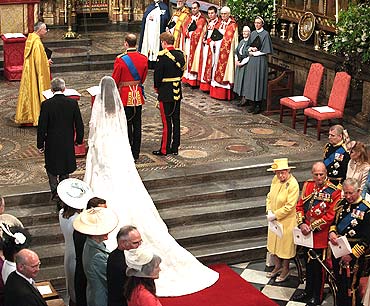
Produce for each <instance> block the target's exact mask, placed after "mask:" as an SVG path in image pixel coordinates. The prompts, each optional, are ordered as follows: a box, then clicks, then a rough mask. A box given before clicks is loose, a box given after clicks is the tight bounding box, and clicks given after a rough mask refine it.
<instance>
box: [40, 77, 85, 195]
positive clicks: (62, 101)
mask: <svg viewBox="0 0 370 306" xmlns="http://www.w3.org/2000/svg"><path fill="white" fill-rule="evenodd" d="M51 90H52V92H53V93H54V96H53V97H52V98H50V99H47V100H45V101H44V102H43V103H42V105H41V111H40V117H39V125H38V128H37V149H38V150H39V152H40V154H45V169H46V173H47V175H48V178H49V185H50V190H51V197H52V199H53V198H54V197H55V196H56V193H57V186H58V183H59V182H60V181H62V180H64V179H66V178H68V177H69V174H70V173H72V172H73V171H75V170H76V168H77V166H76V157H75V152H74V145H75V143H77V144H82V141H83V136H84V126H83V122H82V117H81V113H80V109H79V107H78V103H77V101H76V100H73V99H70V98H67V97H66V96H65V95H64V94H63V91H64V90H65V82H64V80H63V79H61V78H54V79H53V80H52V81H51ZM75 134H76V137H75Z"/></svg>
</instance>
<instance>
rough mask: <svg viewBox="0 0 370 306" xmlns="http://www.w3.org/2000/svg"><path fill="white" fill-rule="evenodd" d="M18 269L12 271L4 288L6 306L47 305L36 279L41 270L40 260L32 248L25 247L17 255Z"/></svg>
mask: <svg viewBox="0 0 370 306" xmlns="http://www.w3.org/2000/svg"><path fill="white" fill-rule="evenodd" d="M15 262H16V265H17V270H16V271H14V272H12V273H10V275H9V277H8V279H7V281H6V283H5V288H4V298H5V304H4V305H5V306H15V305H16V306H47V304H46V302H45V300H44V299H43V298H42V296H41V294H40V292H39V291H38V290H37V289H36V288H35V287H34V282H35V281H34V279H35V277H36V275H37V274H38V273H39V271H40V260H39V257H38V256H37V254H36V253H35V252H33V251H31V250H28V249H23V250H21V251H19V252H18V253H17V255H15Z"/></svg>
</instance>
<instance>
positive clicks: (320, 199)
mask: <svg viewBox="0 0 370 306" xmlns="http://www.w3.org/2000/svg"><path fill="white" fill-rule="evenodd" d="M340 197H341V191H340V190H339V189H337V187H336V186H335V185H333V184H332V183H331V182H330V181H328V180H327V181H326V182H325V185H324V186H323V187H321V188H317V187H316V184H315V182H314V181H313V180H308V181H306V182H305V183H304V185H303V188H302V195H301V197H300V199H299V200H298V203H297V206H296V212H297V221H298V226H299V225H301V224H303V223H305V224H307V225H309V226H310V227H311V228H312V230H313V246H314V248H315V249H324V248H327V246H328V239H329V238H328V237H329V228H330V226H331V224H332V223H333V221H334V217H335V211H334V208H335V205H336V204H337V202H338V201H339V200H340Z"/></svg>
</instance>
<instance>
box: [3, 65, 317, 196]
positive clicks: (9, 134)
mask: <svg viewBox="0 0 370 306" xmlns="http://www.w3.org/2000/svg"><path fill="white" fill-rule="evenodd" d="M110 74H111V71H95V72H66V73H56V74H54V75H53V76H54V77H55V76H60V77H62V78H64V79H65V81H66V84H67V87H70V88H74V89H76V90H78V91H79V92H80V93H81V94H82V97H81V99H80V102H79V105H80V108H81V112H82V114H83V120H84V123H85V139H87V137H88V122H89V118H90V113H91V110H90V96H89V94H88V92H87V91H86V88H88V87H90V86H92V85H98V84H99V81H100V79H101V78H102V77H103V76H104V75H110ZM152 79H153V75H152V71H150V72H149V75H148V78H147V81H146V83H145V88H146V95H147V101H146V104H145V106H144V109H143V140H142V150H141V155H140V159H139V163H138V165H137V167H138V169H139V170H140V171H142V172H145V171H155V170H157V169H169V168H181V167H189V166H201V165H205V164H210V163H217V162H218V163H220V162H222V163H224V164H225V166H226V165H227V164H228V163H231V162H233V161H242V160H245V159H253V158H255V157H257V156H262V157H266V159H267V160H269V161H270V160H271V158H272V156H282V155H284V156H285V155H296V156H299V155H300V154H301V153H307V152H319V150H320V147H321V146H322V143H320V142H317V141H316V140H314V139H312V138H311V137H310V136H304V135H302V133H301V132H299V131H295V130H292V129H290V128H289V127H287V126H286V125H284V124H280V123H279V122H277V121H275V120H273V119H271V118H268V117H265V116H263V115H251V114H248V113H247V112H246V111H245V109H240V108H238V107H236V106H235V102H226V101H218V100H214V99H212V98H210V97H209V96H208V95H206V94H204V93H202V92H200V91H198V90H193V89H191V88H190V87H184V100H183V103H182V108H181V118H182V122H181V134H182V142H181V147H180V151H179V156H176V157H175V156H166V157H158V156H154V155H152V154H151V151H152V150H156V149H158V147H159V145H160V135H161V128H162V124H161V120H160V115H159V112H158V110H157V109H156V108H155V102H156V94H155V93H154V90H153V81H152ZM18 88H19V82H7V81H0V106H1V108H0V129H1V130H0V192H1V191H2V190H1V188H3V187H16V186H19V185H22V186H29V188H30V189H31V190H32V188H33V187H32V186H35V185H39V186H40V185H41V186H44V187H45V185H46V175H45V172H44V169H43V156H41V155H39V154H38V152H37V150H36V147H35V144H36V128H33V127H27V128H24V127H23V128H21V127H19V126H17V125H16V124H15V123H14V120H13V118H14V113H15V106H16V103H17V96H18ZM84 167H85V161H84V158H80V159H78V169H77V171H76V172H75V174H74V175H75V176H77V177H82V175H83V173H84ZM40 188H41V187H40ZM36 190H37V189H36Z"/></svg>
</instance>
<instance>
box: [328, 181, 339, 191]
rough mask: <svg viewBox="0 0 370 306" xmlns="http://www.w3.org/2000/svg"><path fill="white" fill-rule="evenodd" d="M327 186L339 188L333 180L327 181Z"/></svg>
mask: <svg viewBox="0 0 370 306" xmlns="http://www.w3.org/2000/svg"><path fill="white" fill-rule="evenodd" d="M327 187H329V188H332V189H334V190H337V189H338V187H337V186H336V185H334V184H333V183H332V182H330V181H328V182H327Z"/></svg>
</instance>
